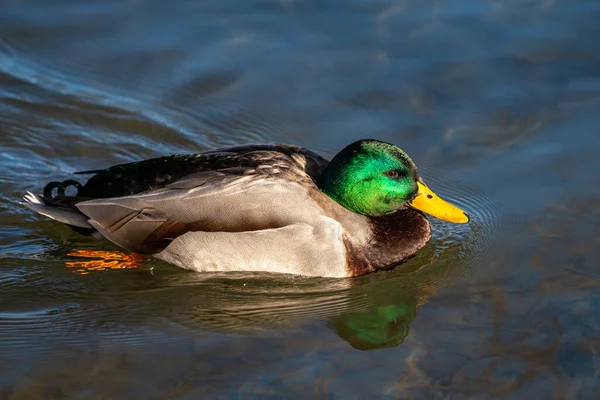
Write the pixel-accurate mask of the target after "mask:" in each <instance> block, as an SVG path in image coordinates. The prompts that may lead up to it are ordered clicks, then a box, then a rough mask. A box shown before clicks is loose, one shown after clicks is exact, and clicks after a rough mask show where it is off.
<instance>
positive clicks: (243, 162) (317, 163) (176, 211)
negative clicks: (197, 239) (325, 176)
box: [75, 145, 327, 254]
mask: <svg viewBox="0 0 600 400" xmlns="http://www.w3.org/2000/svg"><path fill="white" fill-rule="evenodd" d="M179 157H186V158H185V159H180V160H179V161H178V163H177V168H180V169H179V170H177V169H176V168H175V166H173V165H171V166H169V167H165V166H162V170H161V165H163V163H164V164H169V163H170V162H172V161H171V160H169V161H161V160H160V159H155V160H150V161H152V163H151V165H150V164H149V165H126V166H125V167H123V166H119V167H118V168H116V167H113V168H111V169H108V170H105V171H101V172H99V173H97V175H96V176H95V177H93V178H92V179H90V181H89V182H88V184H86V185H85V186H84V187H83V188H82V190H81V192H82V193H80V195H81V196H88V197H97V198H95V199H93V200H87V201H82V202H79V203H77V204H76V205H75V206H76V207H77V209H78V210H79V211H81V212H82V213H83V214H84V215H86V216H87V218H88V219H89V220H88V222H89V224H90V225H91V226H93V227H94V228H95V229H96V230H98V231H99V232H100V233H101V234H102V235H103V236H105V237H106V238H107V239H109V240H111V241H112V242H114V243H116V244H118V245H120V246H122V247H125V248H128V249H130V250H133V251H137V252H141V253H146V254H155V253H158V252H161V251H162V250H164V249H165V248H166V247H167V246H168V245H169V244H170V243H171V242H172V241H173V240H174V239H176V238H177V237H179V236H181V235H183V234H185V233H187V232H192V231H201V232H250V231H261V230H269V229H277V228H281V227H285V226H289V225H292V224H297V223H306V224H309V225H310V224H311V223H312V222H314V221H316V219H317V218H319V217H320V216H322V215H323V214H324V211H323V209H322V207H321V206H320V205H319V204H318V201H315V198H321V197H320V196H322V195H321V194H320V191H319V190H318V188H317V187H316V185H315V183H314V180H315V179H316V178H318V176H319V175H320V173H321V172H322V170H323V169H324V168H325V166H326V164H327V161H326V160H325V159H323V158H322V157H320V156H318V155H316V154H315V153H312V152H309V151H307V150H304V149H302V148H299V147H296V146H281V145H279V146H269V145H262V146H244V147H238V148H228V149H222V150H219V151H212V152H207V153H203V154H200V155H192V156H179ZM192 157H195V158H192ZM147 162H148V161H146V163H147ZM142 163H144V162H142ZM142 163H140V164H142ZM186 163H189V164H191V165H184V164H186ZM128 168H129V170H127V169H128ZM186 168H187V169H186ZM131 169H135V170H136V172H137V173H135V174H132V173H131ZM182 169H183V170H185V171H183V172H182ZM167 170H168V171H167ZM161 171H162V172H161ZM165 171H167V172H169V171H170V173H165ZM141 172H143V173H141ZM111 187H112V189H111ZM140 188H145V189H146V190H143V191H140V190H139V189H140ZM107 189H108V192H109V193H114V191H115V190H118V192H120V193H126V195H120V196H118V197H105V198H98V197H101V196H99V195H98V196H94V195H95V194H96V193H95V192H100V191H101V190H103V193H105V192H106V190H107ZM111 190H112V191H111ZM131 191H135V192H134V193H130V192H131ZM129 193H130V194H129Z"/></svg>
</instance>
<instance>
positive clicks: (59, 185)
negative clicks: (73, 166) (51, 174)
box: [44, 179, 82, 203]
mask: <svg viewBox="0 0 600 400" xmlns="http://www.w3.org/2000/svg"><path fill="white" fill-rule="evenodd" d="M69 186H75V187H76V188H77V194H75V196H74V197H77V196H78V195H79V192H80V191H81V188H82V186H81V183H79V182H77V181H76V180H74V179H67V180H66V181H62V182H57V181H53V182H50V183H48V184H47V185H46V186H45V187H44V201H45V202H46V203H53V202H55V201H56V200H57V199H60V198H64V197H65V190H66V189H67V188H68V187H69ZM54 189H57V194H56V196H54V195H52V191H53V190H54Z"/></svg>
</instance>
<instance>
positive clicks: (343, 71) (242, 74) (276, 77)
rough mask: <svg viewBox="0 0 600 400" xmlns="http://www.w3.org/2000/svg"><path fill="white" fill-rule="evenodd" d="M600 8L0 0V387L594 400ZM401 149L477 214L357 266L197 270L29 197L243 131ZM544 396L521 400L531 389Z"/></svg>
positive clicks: (262, 137)
mask: <svg viewBox="0 0 600 400" xmlns="http://www.w3.org/2000/svg"><path fill="white" fill-rule="evenodd" d="M598 21H600V3H599V2H598V1H596V0H590V1H585V0H581V1H577V2H573V1H567V0H554V1H553V0H531V1H516V0H502V1H499V0H498V1H496V0H481V1H479V0H478V1H475V0H471V1H452V0H450V1H441V0H420V1H416V0H415V1H410V0H407V1H397V2H390V1H385V0H383V1H367V0H354V1H352V0H350V1H342V0H333V1H310V0H306V1H302V0H279V1H277V0H272V1H262V0H247V1H235V2H234V1H228V0H224V1H216V0H208V1H176V2H173V1H158V0H132V1H113V0H102V1H89V0H80V1H76V2H73V1H70V2H67V1H64V0H63V1H61V0H58V1H51V2H49V1H42V0H21V1H11V0H8V1H4V2H3V5H2V7H1V8H0V182H1V183H2V186H1V187H2V189H1V191H0V196H1V200H0V218H1V220H2V224H1V225H0V258H1V260H0V360H2V362H0V398H2V399H11V400H13V399H67V398H73V399H100V398H110V399H130V398H144V399H151V398H152V399H159V398H160V399H209V398H210V399H212V398H215V399H217V398H218V399H259V398H262V399H267V398H294V399H310V398H319V399H333V398H335V399H367V398H368V399H375V398H377V399H392V398H401V399H404V398H411V399H421V398H422V399H442V398H444V399H448V398H451V399H460V398H477V399H481V398H511V399H523V398H532V399H533V398H535V399H550V398H557V399H562V398H577V399H597V398H598V397H597V396H598V387H600V386H599V385H600V382H599V380H598V371H597V370H596V365H597V364H598V362H600V359H599V356H598V346H600V323H599V322H598V321H600V318H599V317H600V316H599V315H598V313H599V311H598V310H600V294H599V291H598V287H600V273H599V272H598V271H597V270H598V266H599V265H600V250H599V249H600V239H599V237H598V229H597V227H598V224H599V222H600V185H599V184H598V183H599V178H598V172H599V171H600V157H598V154H599V151H600V136H598V135H599V134H600V52H599V51H598V50H599V47H598V46H599V43H600V24H599V23H598ZM359 138H377V139H381V140H386V141H390V142H394V143H396V144H398V145H400V146H401V147H403V148H404V149H405V150H406V151H407V152H408V153H409V154H410V155H411V156H412V157H413V159H414V160H415V162H416V163H417V165H418V166H419V168H420V171H421V173H422V175H423V176H424V178H425V180H426V182H428V183H429V186H430V187H431V188H432V189H433V190H434V191H436V192H438V194H440V195H441V196H443V197H445V198H447V199H449V200H451V201H453V202H455V203H457V204H458V205H460V206H461V207H463V208H465V209H466V210H467V211H468V212H469V213H470V214H471V216H472V223H471V224H470V225H468V226H456V225H449V224H445V223H442V222H439V221H432V223H433V227H434V231H435V232H434V237H433V239H432V241H431V242H430V244H429V245H428V246H427V247H426V248H425V249H423V251H421V252H420V253H419V254H418V255H417V257H415V258H413V259H411V260H410V261H409V262H407V263H405V264H403V265H401V266H400V267H398V268H397V269H395V270H393V271H385V272H380V273H375V274H371V275H367V276H363V277H360V278H357V279H352V280H324V279H306V278H300V277H291V276H273V275H260V274H258V275H222V276H220V275H203V274H196V273H190V272H186V271H183V270H180V269H177V268H174V267H172V266H169V265H166V264H163V263H160V262H156V261H148V262H144V263H143V264H142V266H141V267H139V268H130V269H122V270H104V271H91V272H90V273H88V274H87V275H80V274H75V273H73V268H67V266H66V263H67V262H69V261H72V257H71V256H70V255H69V254H71V253H72V252H74V251H80V250H115V247H113V246H111V245H108V244H101V245H99V244H97V243H95V242H93V241H91V240H90V239H87V238H85V237H82V236H79V235H78V234H76V233H74V232H72V231H71V230H69V229H68V228H66V227H64V226H62V225H61V224H58V223H55V222H52V221H49V220H47V219H45V218H43V217H39V216H36V215H33V213H32V212H30V211H29V210H27V209H25V208H23V207H22V206H20V205H19V204H18V202H19V200H20V197H21V196H22V195H23V193H24V192H25V191H27V190H32V191H39V190H40V189H41V188H42V187H43V184H44V183H45V182H47V181H50V180H56V179H61V180H62V179H67V178H69V177H70V174H71V173H72V172H74V171H78V170H86V169H96V168H103V167H106V166H109V165H112V164H115V163H120V162H126V161H133V160H139V159H143V158H148V157H152V156H158V155H164V154H170V153H175V152H196V151H199V150H205V149H209V148H213V147H218V146H224V145H230V144H238V143H247V142H284V143H297V144H301V145H304V146H306V147H309V148H311V149H313V150H316V151H318V152H321V153H322V154H323V155H325V156H327V157H331V156H333V155H334V154H335V153H336V152H337V151H338V150H339V149H341V148H342V147H343V146H344V145H346V144H348V143H349V142H351V141H353V140H356V139H359ZM527 396H529V397H527Z"/></svg>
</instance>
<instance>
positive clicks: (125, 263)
mask: <svg viewBox="0 0 600 400" xmlns="http://www.w3.org/2000/svg"><path fill="white" fill-rule="evenodd" d="M67 256H69V257H83V258H95V259H96V260H90V261H82V260H78V261H67V262H65V266H66V267H67V268H77V269H76V270H74V271H73V272H74V273H76V274H81V275H87V274H89V272H90V271H106V270H110V269H131V268H139V267H141V266H142V264H143V262H144V261H146V260H147V257H145V256H142V255H141V254H136V253H131V254H126V253H123V252H120V251H103V250H75V251H71V252H69V253H67Z"/></svg>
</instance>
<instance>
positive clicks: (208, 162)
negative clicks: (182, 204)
mask: <svg viewBox="0 0 600 400" xmlns="http://www.w3.org/2000/svg"><path fill="white" fill-rule="evenodd" d="M326 165H327V160H325V159H324V158H323V157H321V156H319V155H318V154H316V153H314V152H312V151H310V150H307V149H305V148H302V147H299V146H293V145H247V146H236V147H229V148H223V149H217V150H211V151H207V152H203V153H198V154H176V155H171V156H166V157H158V158H153V159H149V160H144V161H138V162H133V163H127V164H119V165H115V166H112V167H110V168H107V169H105V170H101V171H85V173H87V172H90V173H93V172H95V175H94V176H92V177H91V178H90V179H89V180H88V182H87V183H86V184H85V185H84V186H83V187H82V188H81V189H80V190H79V193H78V196H80V197H87V198H96V199H100V198H109V197H119V196H128V195H132V194H136V193H141V192H145V191H148V190H155V189H158V188H162V187H165V186H167V185H169V184H171V183H173V182H176V181H179V180H181V179H183V178H185V177H187V176H190V175H192V174H196V173H199V172H206V171H221V172H223V173H228V174H240V175H242V174H245V173H248V172H249V171H253V170H255V169H257V168H260V167H261V166H263V167H269V166H271V167H276V166H280V167H284V168H291V167H295V168H300V169H302V170H303V171H304V172H305V173H306V174H307V175H308V176H310V177H311V178H312V179H313V180H316V179H318V177H319V176H320V174H321V172H322V171H323V169H324V168H325V166H326Z"/></svg>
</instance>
